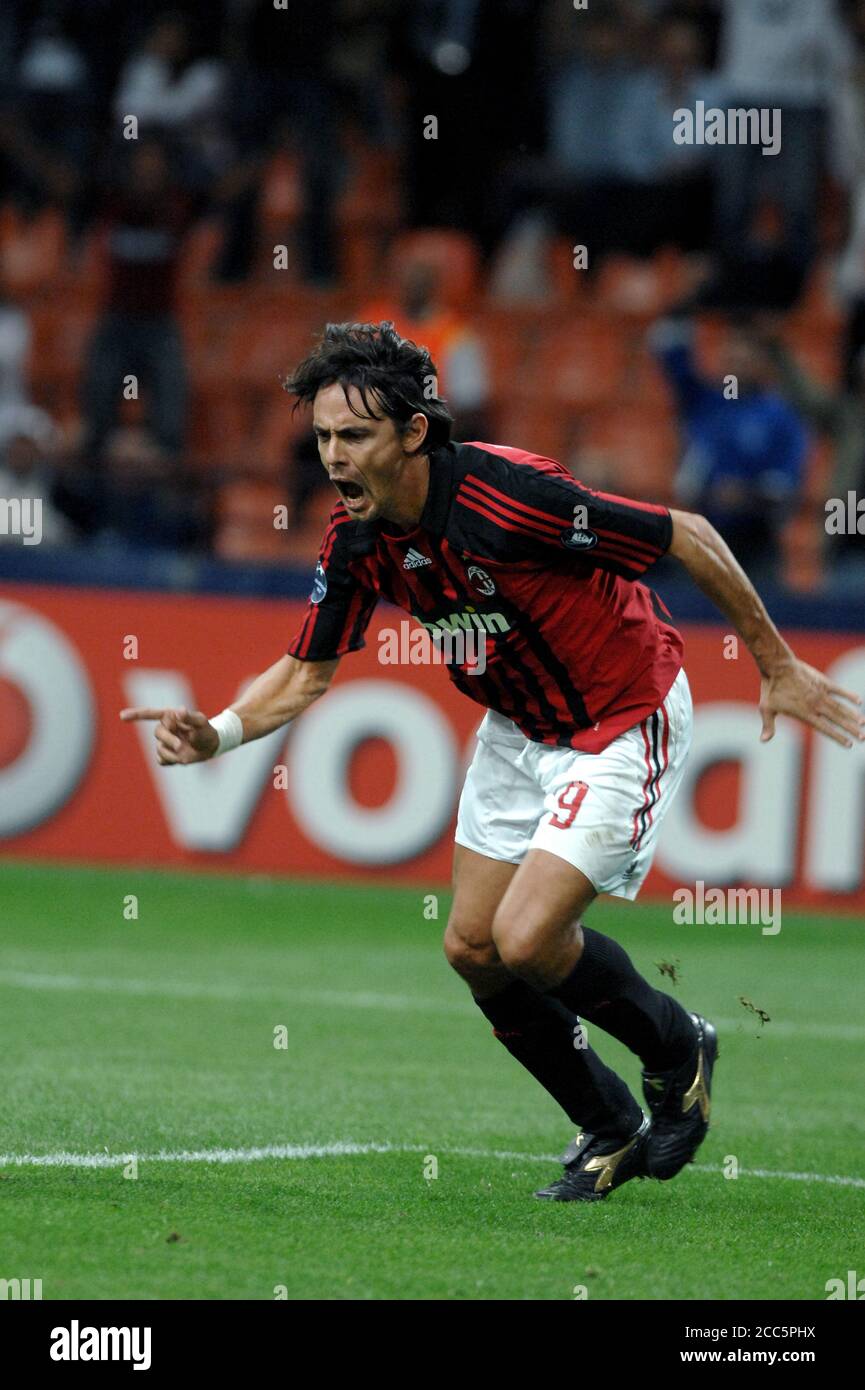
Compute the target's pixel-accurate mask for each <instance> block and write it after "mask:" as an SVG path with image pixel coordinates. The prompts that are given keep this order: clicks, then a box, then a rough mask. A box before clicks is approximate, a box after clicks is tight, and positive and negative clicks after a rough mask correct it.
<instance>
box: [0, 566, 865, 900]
mask: <svg viewBox="0 0 865 1390" xmlns="http://www.w3.org/2000/svg"><path fill="white" fill-rule="evenodd" d="M303 608H304V605H303V604H301V603H299V602H295V601H284V602H283V601H275V600H260V599H255V600H251V599H250V600H247V599H229V598H221V597H202V596H196V597H183V596H173V595H172V596H167V595H164V594H150V593H135V594H128V593H117V592H114V593H112V592H105V591H100V592H96V591H93V592H85V591H81V590H74V589H65V588H50V587H30V586H19V585H16V586H7V588H6V590H5V592H4V594H3V596H2V598H0V716H2V717H0V853H2V854H3V855H5V856H10V857H18V858H49V859H50V858H55V859H64V860H80V861H86V862H96V863H100V862H101V863H126V864H153V865H166V866H174V867H184V868H195V867H200V868H221V869H225V870H226V871H237V872H244V873H264V874H287V875H293V874H294V875H306V876H310V877H321V876H327V877H338V876H355V877H361V878H362V877H366V876H368V877H379V876H381V875H382V874H386V875H387V876H388V877H389V878H391V879H393V880H395V881H402V882H406V883H409V882H411V883H418V884H430V883H444V882H447V880H448V878H449V874H450V857H451V842H452V834H453V827H454V823H455V812H456V804H457V799H458V796H459V791H460V787H461V784H462V777H463V771H464V768H465V766H466V765H467V762H468V760H469V759H470V758H471V754H472V751H473V746H474V731H475V729H476V728H477V725H478V722H479V709H478V707H477V706H476V705H474V704H472V703H471V702H470V701H468V700H466V699H465V698H463V697H462V696H460V695H459V694H458V693H457V692H456V691H455V690H454V689H453V688H452V687H451V685H450V683H449V681H448V679H447V677H446V675H445V673H444V672H443V671H441V670H439V669H437V668H435V667H433V668H432V669H431V668H430V667H429V666H423V665H411V664H399V663H394V662H393V661H392V660H382V659H380V658H381V656H382V650H383V645H382V643H380V642H379V640H378V639H379V634H380V633H382V631H383V630H384V629H386V628H387V627H388V624H389V623H390V624H392V622H393V615H392V613H391V612H389V611H388V610H387V609H382V610H381V611H380V613H379V614H377V615H376V617H375V618H374V620H373V622H372V623H371V625H370V628H369V631H368V639H367V646H366V649H365V650H364V651H362V652H359V653H355V654H353V655H351V656H349V657H346V658H345V659H344V660H343V662H342V664H341V667H340V669H339V672H338V674H337V677H336V680H335V682H334V686H333V688H332V689H331V690H330V692H329V693H328V694H327V696H326V697H325V698H324V699H323V700H321V701H319V702H318V703H317V704H315V705H314V706H313V707H312V708H311V709H310V710H309V711H308V712H307V713H306V714H305V715H304V716H303V718H302V719H301V720H299V721H298V722H297V724H296V725H295V726H294V727H292V728H290V729H289V730H287V731H281V732H278V733H276V734H273V735H271V736H270V737H269V738H267V739H264V740H261V741H260V742H258V743H255V744H252V745H249V746H248V747H245V748H242V749H239V750H237V751H236V752H234V753H232V754H230V755H229V756H227V757H224V758H220V759H218V760H216V761H214V762H213V763H208V764H205V765H202V766H200V767H194V768H184V769H165V768H159V767H157V765H156V761H155V757H154V752H153V746H152V745H153V738H152V725H137V726H128V725H123V724H121V723H120V721H119V719H118V711H119V710H120V708H121V707H123V706H126V705H163V704H168V705H173V704H187V705H191V706H194V707H196V708H201V709H203V710H205V711H206V712H207V713H211V714H212V713H214V712H215V711H217V710H219V709H222V708H223V706H225V705H226V704H228V703H230V702H231V701H232V700H234V699H235V698H236V697H237V695H238V694H239V692H240V691H241V689H242V688H243V686H244V685H245V683H246V682H247V681H249V680H250V679H251V678H252V677H253V676H254V675H256V674H257V673H258V672H259V671H261V670H263V669H264V668H265V667H266V666H268V665H270V664H271V662H273V661H274V660H275V659H276V658H277V657H278V656H279V655H280V654H281V653H282V652H283V651H284V649H285V647H286V646H287V644H288V641H289V639H290V638H291V636H292V635H293V633H294V632H295V630H296V628H297V626H298V622H299V618H300V615H301V614H302V612H303ZM683 632H684V635H685V638H686V664H687V670H688V674H689V677H690V680H691V685H692V690H693V693H694V703H695V736H694V743H693V746H692V752H691V758H690V768H689V773H688V775H687V778H686V781H685V783H684V785H683V787H682V790H681V791H680V793H679V795H678V797H677V799H676V802H675V803H674V805H673V806H672V808H671V809H670V811H669V813H668V816H667V820H666V822H665V824H664V827H663V831H662V834H661V840H660V847H659V851H658V856H657V859H656V862H655V867H654V869H653V871H652V874H651V876H650V878H649V880H648V881H647V884H646V888H645V889H644V895H646V896H651V895H663V896H669V894H670V893H671V892H672V891H673V889H674V888H675V887H676V886H677V885H681V884H687V883H694V882H697V881H698V880H699V881H703V882H705V883H712V884H719V885H726V884H754V885H758V886H772V887H781V888H784V889H785V901H786V902H787V904H788V906H795V905H796V904H797V903H798V904H801V905H803V906H805V905H820V904H825V905H826V906H829V905H830V904H831V906H832V907H833V908H834V909H835V910H837V908H838V907H839V905H841V906H844V905H848V906H849V907H850V908H851V910H853V909H855V910H857V911H861V910H862V909H863V907H865V850H863V846H865V766H863V764H865V746H857V747H856V748H854V749H853V750H851V751H845V750H843V749H841V748H839V747H837V746H836V745H835V744H834V743H832V742H830V741H828V740H826V739H819V738H813V737H812V736H810V735H809V734H808V733H807V732H806V731H805V730H804V729H803V728H802V727H801V726H799V725H797V724H795V723H793V722H792V721H789V720H780V721H779V725H778V732H777V734H776V737H775V739H774V740H773V741H772V742H771V743H769V744H761V743H760V741H759V732H760V721H759V716H758V713H757V709H756V703H755V701H756V697H757V693H758V681H757V675H756V671H755V668H754V666H753V663H752V661H751V659H750V657H749V656H748V653H747V651H746V650H745V648H744V646H742V645H741V644H739V648H738V652H737V651H736V645H735V643H734V642H733V641H732V639H731V638H730V636H729V635H728V634H727V633H725V632H724V630H723V629H722V628H720V627H718V628H714V627H699V626H694V625H685V626H683ZM785 635H786V636H787V637H788V638H789V639H790V640H791V642H792V643H793V645H794V647H795V649H796V650H797V652H798V654H799V655H800V656H801V657H802V658H803V659H804V660H806V661H809V662H810V663H812V664H813V665H815V666H817V667H819V668H820V669H822V670H824V671H826V672H828V673H830V674H831V675H832V677H833V679H834V680H836V681H837V682H838V683H839V684H841V685H843V686H847V687H849V688H852V689H854V690H859V691H865V639H863V638H862V637H858V636H855V635H831V634H826V633H813V632H799V633H791V632H786V633H785Z"/></svg>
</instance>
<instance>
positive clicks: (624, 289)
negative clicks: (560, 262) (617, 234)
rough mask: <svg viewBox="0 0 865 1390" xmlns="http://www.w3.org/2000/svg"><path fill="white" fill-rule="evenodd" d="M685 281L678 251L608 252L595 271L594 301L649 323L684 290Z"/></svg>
mask: <svg viewBox="0 0 865 1390" xmlns="http://www.w3.org/2000/svg"><path fill="white" fill-rule="evenodd" d="M686 284H687V270H686V267H685V263H684V258H683V257H682V255H681V254H680V253H679V252H678V251H675V250H672V249H668V250H664V251H659V252H658V253H657V254H656V255H655V256H654V257H653V258H652V259H651V260H638V259H636V258H635V257H631V256H610V257H609V258H608V259H607V261H606V262H605V263H604V265H603V266H602V267H601V269H600V271H599V273H598V279H597V283H596V286H595V294H594V304H595V307H596V308H598V309H603V310H607V311H609V312H610V313H613V314H617V315H621V316H622V317H623V318H630V319H637V320H639V321H640V322H643V323H649V322H650V321H651V320H652V319H655V318H657V316H658V315H659V314H662V313H664V311H665V310H666V309H667V308H668V306H669V305H670V304H672V303H673V302H674V301H675V300H676V299H677V298H679V296H680V295H682V294H683V293H684V292H685V288H686Z"/></svg>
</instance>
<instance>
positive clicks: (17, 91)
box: [0, 3, 97, 230]
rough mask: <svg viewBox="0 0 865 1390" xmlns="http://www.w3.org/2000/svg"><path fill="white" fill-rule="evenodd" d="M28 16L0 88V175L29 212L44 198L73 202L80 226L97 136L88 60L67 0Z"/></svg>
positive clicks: (46, 199)
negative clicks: (84, 182)
mask: <svg viewBox="0 0 865 1390" xmlns="http://www.w3.org/2000/svg"><path fill="white" fill-rule="evenodd" d="M28 19H30V21H31V23H30V26H29V32H26V34H23V33H19V35H18V37H19V39H20V40H21V41H22V44H23V47H22V49H21V52H20V55H19V58H18V62H17V64H11V63H8V60H7V72H9V76H8V78H7V82H6V83H5V84H3V87H2V88H0V178H2V183H3V186H4V188H5V190H6V193H7V196H10V195H11V197H12V198H13V199H14V200H15V202H16V203H17V204H18V206H19V207H20V208H21V209H22V210H23V211H25V212H27V213H35V212H37V211H39V210H40V209H41V208H43V207H44V206H45V205H46V203H55V202H56V203H61V204H64V205H69V206H70V208H71V212H72V216H73V219H74V224H75V227H76V230H77V228H78V225H79V220H80V207H79V204H78V203H77V201H76V199H77V195H78V193H79V190H80V186H81V176H80V171H81V170H82V169H84V168H86V167H87V164H88V162H89V160H90V159H91V157H92V154H93V149H94V144H95V141H96V137H97V130H96V124H95V120H96V111H95V105H94V102H93V98H92V95H91V84H90V72H89V68H88V62H87V58H86V56H85V54H84V52H83V51H82V48H81V46H80V44H79V42H78V41H77V39H76V37H75V36H74V34H73V31H72V27H71V25H70V23H69V15H68V12H67V7H66V6H64V5H63V4H62V3H53V4H48V5H44V6H43V7H42V9H41V11H39V12H37V13H36V14H35V15H29V16H28ZM10 37H11V36H10Z"/></svg>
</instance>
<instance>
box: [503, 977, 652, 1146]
mask: <svg viewBox="0 0 865 1390" xmlns="http://www.w3.org/2000/svg"><path fill="white" fill-rule="evenodd" d="M475 1003H476V1004H477V1006H478V1008H479V1009H480V1010H481V1012H482V1013H483V1014H485V1015H486V1017H487V1018H488V1019H489V1021H490V1023H491V1024H492V1025H493V1032H494V1033H495V1035H496V1037H497V1038H498V1039H499V1042H501V1043H502V1044H503V1045H504V1046H505V1047H506V1048H507V1050H508V1052H509V1053H510V1054H511V1056H512V1057H515V1058H516V1059H517V1061H518V1062H521V1063H522V1065H523V1066H524V1067H525V1068H526V1071H528V1072H530V1073H531V1074H532V1076H533V1077H534V1078H535V1080H536V1081H539V1082H540V1083H541V1085H542V1086H543V1087H544V1089H545V1090H546V1091H549V1093H550V1095H551V1096H552V1097H553V1099H554V1100H557V1101H558V1103H559V1105H560V1106H561V1107H562V1109H563V1110H564V1112H565V1114H566V1115H567V1116H568V1117H569V1119H571V1120H573V1122H574V1124H575V1125H579V1126H580V1127H581V1128H583V1129H585V1130H587V1131H588V1133H590V1134H598V1135H604V1136H605V1137H606V1136H608V1135H616V1136H618V1135H620V1134H627V1135H630V1134H633V1133H634V1131H635V1130H636V1129H637V1128H638V1126H639V1124H640V1119H641V1110H640V1106H639V1105H638V1104H637V1102H636V1101H635V1100H634V1098H633V1096H632V1095H631V1093H630V1091H629V1090H628V1087H627V1086H626V1085H625V1083H624V1081H622V1079H621V1077H619V1076H617V1075H616V1073H615V1072H614V1071H611V1070H610V1068H609V1067H607V1066H605V1065H604V1063H603V1062H602V1061H601V1059H600V1057H599V1056H598V1055H597V1053H596V1052H594V1051H593V1050H592V1049H591V1048H590V1047H575V1046H574V1037H575V1028H576V1027H577V1026H578V1024H579V1019H577V1018H575V1017H573V1015H572V1014H571V1013H570V1011H569V1010H568V1009H567V1008H566V1007H565V1006H563V1005H562V1004H560V1003H559V1002H558V1001H557V1000H555V999H550V998H549V997H548V996H546V995H541V994H537V993H536V992H535V990H533V989H530V988H529V986H528V985H527V984H525V983H524V982H523V981H522V980H514V981H513V982H512V983H511V984H509V985H506V986H505V988H504V989H503V990H501V991H500V992H499V993H498V994H495V995H493V997H492V998H491V999H476V1000H475Z"/></svg>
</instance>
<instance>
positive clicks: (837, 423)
mask: <svg viewBox="0 0 865 1390" xmlns="http://www.w3.org/2000/svg"><path fill="white" fill-rule="evenodd" d="M763 341H764V343H765V349H766V352H767V353H768V355H769V357H770V359H771V361H772V363H773V366H774V368H775V371H776V374H777V379H778V384H779V386H780V388H781V390H782V391H783V392H784V394H785V396H786V397H787V399H788V400H789V402H790V404H791V405H792V406H793V408H794V410H797V411H798V412H799V413H800V414H801V415H802V416H803V417H804V419H805V420H807V421H808V423H809V424H810V425H812V426H813V427H814V429H815V430H816V431H817V432H818V433H819V434H821V435H823V437H824V438H825V439H827V440H828V441H829V442H830V444H831V445H832V474H831V478H830V479H829V482H828V485H827V495H828V496H829V497H840V498H842V499H843V500H844V501H845V503H846V499H847V495H848V493H850V492H854V493H856V494H857V495H858V496H860V497H861V496H862V495H863V494H865V351H860V353H859V357H858V359H857V361H856V362H855V365H854V369H853V380H852V383H851V387H850V389H848V390H843V391H838V390H834V389H833V388H832V387H829V386H824V385H823V383H822V382H820V381H817V380H816V379H815V378H814V377H813V376H811V375H810V374H809V373H808V372H806V371H804V370H803V368H802V367H801V366H800V365H799V363H798V362H797V361H796V358H795V357H794V356H793V354H792V353H791V352H790V351H789V349H788V348H787V347H786V346H785V344H784V343H783V342H782V340H781V338H780V337H779V336H778V334H777V333H768V334H766V336H765V337H764V340H763ZM824 520H825V518H824ZM824 534H825V536H826V539H825V552H826V558H827V560H829V561H830V562H837V561H838V560H842V559H843V560H846V559H848V558H849V557H851V556H852V555H855V556H856V557H857V558H858V562H859V564H860V565H861V564H862V563H863V562H865V537H863V536H861V535H858V534H857V533H855V532H854V533H853V534H852V535H841V536H830V535H828V534H827V533H825V532H824Z"/></svg>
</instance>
